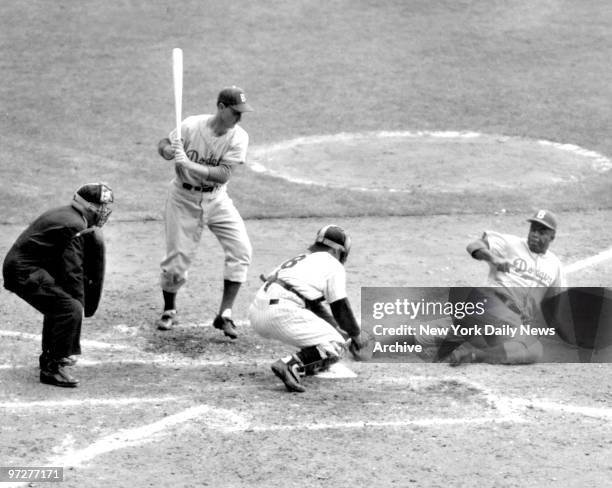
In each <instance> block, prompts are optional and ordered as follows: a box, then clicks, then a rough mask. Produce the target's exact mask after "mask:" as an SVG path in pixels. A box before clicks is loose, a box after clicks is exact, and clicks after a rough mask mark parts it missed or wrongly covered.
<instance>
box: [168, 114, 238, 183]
mask: <svg viewBox="0 0 612 488" xmlns="http://www.w3.org/2000/svg"><path fill="white" fill-rule="evenodd" d="M212 117H213V115H212V114H203V115H193V116H191V117H187V118H186V119H185V120H183V122H182V123H181V136H182V138H183V146H184V147H185V153H186V154H187V157H188V158H189V159H190V160H191V161H193V162H194V163H198V164H202V165H208V166H218V165H219V163H220V162H221V160H223V161H226V162H228V163H231V164H242V163H244V162H245V161H246V155H247V148H248V145H249V135H248V134H247V132H246V131H245V130H244V129H243V128H242V127H240V126H239V125H235V126H234V127H233V128H231V129H229V130H228V131H227V132H226V133H225V134H223V135H221V136H217V135H216V134H215V133H214V131H213V130H212V129H211V128H210V126H209V124H208V121H209V120H210V119H211V118H212ZM175 137H176V129H175V130H173V131H172V132H170V135H169V138H170V140H173V139H174V138H175ZM175 170H176V175H177V177H178V178H179V180H180V181H182V182H184V183H189V184H191V185H194V186H223V185H218V184H212V183H211V182H210V181H203V180H201V178H199V177H198V176H197V175H194V174H193V173H191V172H190V171H188V170H186V169H184V168H175ZM226 184H227V183H225V184H224V185H226Z"/></svg>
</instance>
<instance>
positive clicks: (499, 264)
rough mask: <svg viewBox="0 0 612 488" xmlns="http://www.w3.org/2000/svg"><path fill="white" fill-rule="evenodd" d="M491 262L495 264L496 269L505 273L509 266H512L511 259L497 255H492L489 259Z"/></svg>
mask: <svg viewBox="0 0 612 488" xmlns="http://www.w3.org/2000/svg"><path fill="white" fill-rule="evenodd" d="M491 264H492V265H493V266H495V267H496V268H497V270H498V271H502V272H504V273H507V272H508V271H510V268H512V261H510V260H509V259H506V258H500V257H497V256H494V257H493V259H492V260H491Z"/></svg>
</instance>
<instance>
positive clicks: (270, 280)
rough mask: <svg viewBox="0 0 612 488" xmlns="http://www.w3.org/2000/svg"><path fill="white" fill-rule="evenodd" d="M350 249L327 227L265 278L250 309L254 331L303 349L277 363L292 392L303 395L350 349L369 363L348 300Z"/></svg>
mask: <svg viewBox="0 0 612 488" xmlns="http://www.w3.org/2000/svg"><path fill="white" fill-rule="evenodd" d="M350 249H351V239H350V237H349V236H348V235H347V234H346V232H345V231H344V230H343V229H342V228H340V227H338V226H336V225H326V226H325V227H323V228H321V229H320V230H319V231H318V232H317V235H316V238H315V242H314V243H313V244H312V245H311V246H310V247H309V248H308V251H307V252H304V253H303V254H299V255H298V256H295V257H293V258H291V259H288V260H286V261H284V262H283V263H282V264H280V265H279V266H278V267H277V268H276V269H275V270H274V271H273V272H272V273H271V274H270V275H268V276H266V277H264V279H265V283H264V284H263V285H262V286H261V287H260V288H259V290H258V291H257V294H256V296H255V299H254V300H253V302H252V304H251V306H250V308H249V320H250V322H251V325H252V326H253V329H254V330H255V332H257V333H258V334H260V335H261V336H262V337H265V338H269V339H276V340H279V341H281V342H283V343H285V344H288V345H290V346H294V347H297V348H299V350H298V351H297V352H296V353H295V354H292V355H290V356H287V357H285V358H283V359H279V360H278V361H276V362H275V363H273V364H272V372H273V373H274V374H275V375H276V376H277V377H278V378H280V380H281V381H282V382H283V383H284V384H285V387H286V388H287V390H288V391H291V392H304V391H305V390H306V389H305V387H304V385H303V384H302V382H301V378H302V377H303V376H305V375H312V374H316V373H318V372H320V371H323V370H325V369H327V368H329V366H330V365H332V364H333V363H335V362H337V361H339V360H340V359H341V357H342V353H343V351H344V350H345V349H346V348H347V347H348V348H349V349H350V351H351V352H352V353H353V354H354V355H356V356H357V358H359V359H367V354H366V353H365V350H366V346H367V344H366V339H365V336H364V335H362V334H361V328H360V326H359V324H358V323H357V320H356V319H355V316H354V314H353V311H352V309H351V306H350V303H349V301H348V298H347V296H346V273H345V269H344V266H343V265H344V263H345V262H346V259H347V257H348V255H349V252H350ZM324 303H327V304H329V310H328V308H327V307H326V306H325V305H324ZM347 340H348V342H347ZM360 351H363V353H361V352H360ZM362 354H363V355H362Z"/></svg>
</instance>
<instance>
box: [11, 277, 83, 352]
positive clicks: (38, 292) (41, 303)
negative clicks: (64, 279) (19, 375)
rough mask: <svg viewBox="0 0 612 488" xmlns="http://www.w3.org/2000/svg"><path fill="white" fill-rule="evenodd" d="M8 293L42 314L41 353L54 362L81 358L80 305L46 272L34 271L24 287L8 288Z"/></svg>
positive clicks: (81, 315)
mask: <svg viewBox="0 0 612 488" xmlns="http://www.w3.org/2000/svg"><path fill="white" fill-rule="evenodd" d="M11 291H13V292H14V293H15V294H16V295H17V296H19V297H20V298H22V299H23V300H25V301H26V302H27V303H29V304H30V305H31V306H33V307H34V308H35V309H36V310H38V311H39V312H40V313H42V314H43V316H44V319H43V331H42V351H43V353H45V354H47V356H49V357H50V358H53V359H60V358H65V357H68V356H72V355H74V354H81V344H80V340H81V324H82V322H83V305H82V304H81V302H79V301H78V300H76V299H75V298H73V297H71V296H70V295H69V294H68V293H66V292H65V291H64V290H63V289H62V288H61V287H60V286H59V285H58V284H57V283H56V282H55V279H54V278H53V277H52V276H51V275H50V274H49V273H48V272H47V271H46V270H44V269H37V270H35V271H33V272H32V273H31V274H30V275H29V277H28V279H27V281H26V282H25V283H22V284H21V285H17V286H15V287H11Z"/></svg>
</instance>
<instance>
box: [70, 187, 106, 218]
mask: <svg viewBox="0 0 612 488" xmlns="http://www.w3.org/2000/svg"><path fill="white" fill-rule="evenodd" d="M73 201H74V202H75V203H76V204H77V205H78V206H80V207H83V208H84V209H86V210H88V211H89V212H90V213H91V214H93V215H94V221H93V222H92V225H95V226H97V227H102V226H103V225H104V224H105V223H106V221H107V220H108V217H109V216H110V214H111V213H112V211H113V210H112V209H111V203H113V202H114V196H113V190H111V188H110V187H109V186H108V185H107V184H106V183H88V184H86V185H83V186H81V187H80V188H79V189H78V190H77V191H76V193H75V194H74V197H73Z"/></svg>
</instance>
